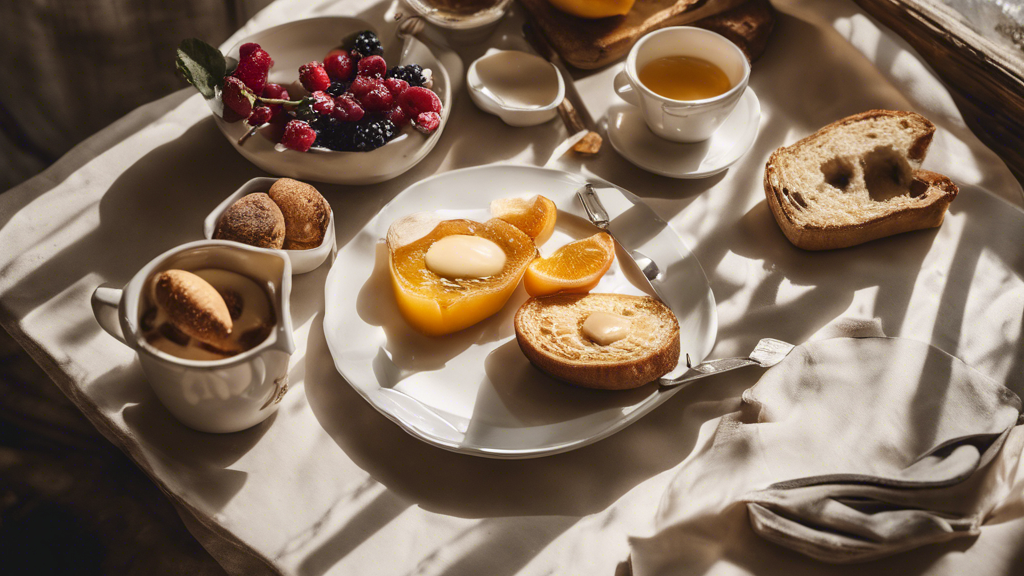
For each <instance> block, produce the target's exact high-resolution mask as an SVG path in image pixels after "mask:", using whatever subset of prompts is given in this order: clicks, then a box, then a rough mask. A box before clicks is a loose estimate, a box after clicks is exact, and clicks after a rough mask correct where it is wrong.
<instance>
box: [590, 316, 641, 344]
mask: <svg viewBox="0 0 1024 576" xmlns="http://www.w3.org/2000/svg"><path fill="white" fill-rule="evenodd" d="M629 325H630V322H629V318H626V317H625V316H619V315H618V314H612V313H611V312H594V313H593V314H591V315H590V316H587V319H586V320H584V321H583V335H584V336H586V337H587V339H589V340H590V341H592V342H594V343H596V344H599V345H601V346H607V345H609V344H611V343H613V342H618V341H619V340H622V339H623V338H625V337H626V335H628V334H629Z"/></svg>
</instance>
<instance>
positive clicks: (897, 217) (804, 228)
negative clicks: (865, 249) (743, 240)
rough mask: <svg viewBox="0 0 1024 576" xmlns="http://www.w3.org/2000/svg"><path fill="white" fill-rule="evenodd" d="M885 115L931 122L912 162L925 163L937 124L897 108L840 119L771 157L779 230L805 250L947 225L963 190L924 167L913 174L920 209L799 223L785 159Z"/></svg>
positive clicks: (769, 180) (772, 201)
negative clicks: (782, 168)
mask: <svg viewBox="0 0 1024 576" xmlns="http://www.w3.org/2000/svg"><path fill="white" fill-rule="evenodd" d="M880 116H890V117H895V118H910V119H913V120H915V121H920V120H923V121H924V122H925V123H926V124H925V128H926V129H925V131H924V133H923V134H922V135H921V136H920V137H919V138H918V139H917V140H916V141H915V142H914V143H913V145H912V146H911V148H910V153H909V154H908V158H909V159H910V160H912V161H914V162H916V163H918V164H919V163H920V162H921V161H922V160H923V159H924V157H925V155H926V154H927V151H928V147H929V145H930V144H931V141H932V138H933V136H934V134H935V125H934V124H932V123H931V122H929V121H928V120H927V119H926V118H924V117H923V116H921V115H919V114H916V113H913V112H906V111H894V110H868V111H866V112H861V113H860V114H854V115H852V116H848V117H846V118H843V119H840V120H837V121H836V122H833V123H831V124H828V125H827V126H825V127H823V128H821V129H820V130H818V131H817V132H815V133H814V134H811V135H810V136H807V137H805V138H803V139H801V140H800V141H798V142H796V143H794V144H791V145H790V146H783V147H781V148H779V149H777V150H776V151H775V152H773V153H772V155H771V156H770V157H769V158H768V162H767V164H766V165H765V172H764V192H765V197H766V198H767V201H768V206H769V208H770V209H771V211H772V214H773V215H774V216H775V220H776V222H778V224H779V228H781V229H782V232H783V234H785V236H786V238H787V239H789V241H790V242H791V243H792V244H793V245H794V246H797V247H798V248H802V249H804V250H831V249H835V248H847V247H850V246H855V245H857V244H862V243H864V242H869V241H871V240H876V239H879V238H884V237H886V236H892V235H894V234H900V233H902V232H910V231H913V230H922V229H925V228H935V227H937V226H939V225H941V224H942V221H943V219H944V218H945V214H946V209H947V208H948V207H949V204H950V202H952V201H953V199H954V198H956V195H957V193H958V192H959V188H957V186H956V184H954V183H953V181H952V180H950V179H949V178H947V177H946V176H944V175H942V174H938V173H936V172H931V171H929V170H921V169H917V170H914V171H913V172H912V178H913V181H912V183H911V193H912V195H913V196H914V197H923V200H922V201H921V202H920V203H919V204H916V205H914V206H910V207H907V208H902V209H899V210H897V211H895V212H892V213H890V214H886V215H882V216H878V217H873V218H867V219H865V220H863V221H862V222H858V223H856V224H844V225H835V224H827V225H815V224H807V223H802V222H797V221H796V220H795V219H794V208H793V206H792V203H791V202H790V201H789V200H788V198H787V192H788V190H786V188H785V186H784V185H783V184H782V183H781V180H782V175H781V174H779V172H778V164H779V162H780V159H781V157H782V156H783V155H787V154H794V151H796V150H799V149H800V148H801V147H802V146H805V145H808V144H809V143H811V142H813V141H815V140H816V139H818V138H822V137H825V136H827V135H828V134H829V133H831V132H833V131H835V130H837V129H840V128H842V127H844V126H847V125H850V124H855V123H857V122H860V121H862V120H865V119H869V118H875V117H880Z"/></svg>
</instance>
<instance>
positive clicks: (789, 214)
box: [764, 110, 959, 250]
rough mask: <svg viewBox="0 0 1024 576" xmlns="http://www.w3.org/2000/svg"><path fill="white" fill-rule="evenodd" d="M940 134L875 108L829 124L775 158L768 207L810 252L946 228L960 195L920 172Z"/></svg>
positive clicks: (918, 119)
mask: <svg viewBox="0 0 1024 576" xmlns="http://www.w3.org/2000/svg"><path fill="white" fill-rule="evenodd" d="M934 134H935V126H934V125H933V124H932V123H931V122H929V121H928V120H927V119H926V118H925V117H923V116H921V115H920V114H915V113H913V112H902V111H890V110H869V111H867V112H862V113H860V114H855V115H853V116H849V117H847V118H844V119H842V120H839V121H838V122H834V123H832V124H829V125H828V126H825V127H824V128H822V129H821V130H818V131H817V132H815V133H814V134H812V135H810V136H808V137H807V138H804V139H803V140H800V141H799V142H797V143H795V144H793V145H791V146H784V147H782V148H779V149H778V150H776V151H775V152H774V153H773V154H772V155H771V157H770V158H769V159H768V164H767V165H766V166H765V171H764V192H765V196H767V198H768V206H769V207H770V208H771V210H772V213H773V214H774V215H775V220H776V221H777V222H778V223H779V227H780V228H782V231H783V233H785V235H786V237H787V238H789V241H790V242H792V243H793V244H794V245H796V246H798V247H800V248H803V249H805V250H827V249H832V248H845V247H847V246H854V245H856V244H861V243H863V242H868V241H869V240H875V239H876V238H882V237H885V236H891V235H893V234H899V233H901V232H908V231H911V230H920V229H923V228H934V227H936V226H939V225H940V224H942V219H943V217H944V216H945V214H946V208H947V207H948V206H949V203H950V202H952V200H953V198H955V197H956V195H957V192H958V191H959V190H958V188H957V186H956V184H954V183H953V182H952V181H951V180H950V179H949V178H947V177H945V176H943V175H941V174H936V173H935V172H929V171H927V170H921V169H920V167H921V162H922V161H923V160H924V157H925V154H926V153H927V152H928V146H929V144H931V141H932V136H933V135H934Z"/></svg>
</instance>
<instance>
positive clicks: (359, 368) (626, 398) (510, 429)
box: [324, 165, 718, 459]
mask: <svg viewBox="0 0 1024 576" xmlns="http://www.w3.org/2000/svg"><path fill="white" fill-rule="evenodd" d="M591 182H592V183H594V184H595V186H597V187H598V194H599V195H600V196H601V200H602V202H603V203H604V204H605V207H606V208H608V212H609V213H610V214H611V215H612V226H613V227H614V229H615V231H616V234H617V235H618V236H619V237H623V235H627V236H629V237H631V238H632V240H633V241H634V242H635V243H636V244H635V245H634V246H633V247H634V248H636V249H639V250H640V251H641V252H643V253H644V254H647V255H648V256H651V257H653V258H655V260H656V261H657V262H658V264H659V265H661V266H662V267H663V269H665V271H666V274H667V278H668V282H669V285H668V290H666V293H667V294H669V295H670V296H669V298H671V301H670V302H668V304H669V306H670V307H671V308H672V310H673V311H674V312H675V313H676V316H677V317H678V318H679V326H680V344H681V348H682V351H683V352H684V353H689V354H690V357H691V358H692V359H694V360H695V361H701V360H703V359H704V358H705V357H706V356H707V354H708V353H709V352H710V351H711V348H712V346H713V345H714V341H715V335H716V333H717V331H718V317H717V314H716V311H715V297H714V295H713V294H712V293H711V288H710V286H708V281H707V278H706V277H705V276H704V271H703V270H702V269H701V267H700V264H699V263H698V262H697V259H696V257H694V255H693V254H692V253H691V252H690V250H689V249H688V248H687V247H686V245H685V244H684V243H683V241H682V240H681V239H680V238H679V236H678V235H677V234H676V233H675V232H674V231H672V229H671V227H669V226H668V225H667V224H666V223H665V222H664V221H662V220H661V219H659V218H658V217H657V215H656V214H655V213H654V212H653V211H652V210H651V209H650V207H648V206H647V205H646V204H644V203H643V202H641V201H640V200H639V199H638V198H637V197H636V196H634V195H632V194H630V193H629V192H626V191H621V194H620V193H619V191H617V190H612V188H614V186H612V185H611V184H607V183H603V182H600V181H597V180H591ZM583 183H584V180H583V178H582V177H581V176H579V175H574V174H569V173H566V172H561V171H557V170H548V169H543V168H534V167H528V166H511V165H492V166H484V167H480V168H468V169H464V170H456V171H453V172H447V173H444V174H440V175H438V176H434V177H432V178H428V179H426V180H423V181H420V182H417V183H416V184H414V185H412V186H410V187H409V188H407V189H406V190H405V191H404V192H402V193H401V194H399V195H398V196H396V197H395V199H394V200H392V201H391V203H390V204H388V205H387V206H385V207H384V208H383V209H382V210H381V212H380V213H379V214H378V215H377V216H376V217H375V218H374V219H373V220H371V221H370V222H369V223H368V224H367V225H366V226H365V227H364V228H363V230H361V231H360V232H359V233H358V234H356V236H355V237H354V238H353V239H352V241H350V242H349V243H348V244H347V245H345V246H344V247H343V248H342V249H341V250H340V251H339V253H338V257H337V259H336V260H335V262H334V265H333V267H332V268H331V271H330V274H329V275H328V277H327V282H326V287H325V291H326V306H325V308H326V311H325V314H324V334H325V336H326V339H327V345H328V347H329V348H330V350H331V355H332V356H333V357H334V363H335V366H336V367H337V369H338V371H339V372H340V373H341V375H342V376H344V377H345V379H346V380H347V381H348V382H349V384H351V385H352V387H353V388H355V389H356V391H357V392H359V394H360V395H362V396H363V398H365V399H366V401H367V402H369V403H370V404H371V405H373V407H374V408H376V409H377V410H379V411H380V412H381V413H382V414H384V415H385V416H387V417H388V418H390V419H391V420H393V421H394V422H395V423H397V424H398V425H399V426H401V427H402V428H403V429H404V430H406V431H407V432H408V433H410V434H412V435H413V436H415V437H417V438H419V439H421V440H423V441H424V442H427V443H429V444H432V445H434V446H438V447H440V448H444V449H446V450H451V451H453V452H459V453H463V454H470V455H474V456H484V457H489V458H508V459H512V458H535V457H538V456H546V455H550V454H557V453H559V452H566V451H569V450H573V449H576V448H580V447H582V446H586V445H587V444H590V443H593V442H596V441H598V440H600V439H602V438H605V437H607V436H609V435H611V434H614V433H615V432H617V431H619V430H622V429H623V428H625V427H626V426H628V425H629V424H631V423H633V422H635V421H637V420H638V419H639V418H641V417H642V416H643V415H645V414H647V413H648V412H650V411H651V410H653V409H654V408H655V407H657V406H658V405H659V404H661V403H662V402H664V401H665V400H667V399H668V398H670V397H671V396H672V395H673V394H674V393H675V392H676V391H677V390H678V389H677V388H672V389H668V390H664V391H663V390H659V389H658V386H657V384H656V383H651V384H648V385H646V386H643V387H641V388H638V389H636V390H629V391H622V392H611V391H604V390H589V389H584V388H575V387H572V386H569V385H566V384H563V383H560V382H557V381H555V380H552V379H551V378H550V377H548V376H546V375H545V374H543V373H542V372H540V371H539V370H537V369H536V368H534V367H533V366H532V365H531V364H530V363H529V361H528V360H526V357H525V356H523V354H522V352H521V351H520V350H519V345H518V344H517V342H516V339H515V331H514V329H513V326H512V317H513V315H514V314H515V312H516V310H518V309H519V306H520V305H522V303H523V302H524V301H526V299H527V295H526V291H525V290H524V289H523V287H522V286H521V285H520V286H519V288H517V290H516V292H515V293H514V294H513V295H512V297H511V299H510V300H509V302H508V303H507V304H506V305H505V307H504V308H503V309H502V310H501V311H500V312H498V313H497V314H496V315H494V316H492V317H490V318H488V319H487V320H484V321H483V322H480V323H479V324H477V325H475V326H471V327H469V328H467V329H465V330H463V331H461V332H458V333H455V334H451V335H448V336H444V337H440V338H431V337H427V336H423V335H421V334H419V333H417V332H415V331H414V330H413V329H412V328H411V327H409V325H408V324H407V323H406V322H405V320H404V319H403V318H402V316H401V314H400V313H399V312H398V307H397V304H396V303H395V298H394V294H393V293H392V291H391V290H392V289H391V281H390V276H389V273H388V258H387V249H386V247H385V246H384V244H383V241H382V239H383V238H384V236H385V234H386V233H387V229H388V227H389V226H390V225H391V223H392V222H394V221H395V220H396V219H398V218H400V217H402V216H405V215H407V214H411V213H414V212H421V211H437V212H439V213H441V214H442V215H443V216H444V217H446V218H469V219H472V220H484V219H487V218H488V217H489V214H488V206H489V205H490V202H491V200H494V199H497V198H504V197H508V196H518V195H523V196H529V195H533V194H537V193H540V194H543V195H544V196H547V197H548V198H550V199H551V200H553V201H554V202H555V204H556V205H557V206H558V210H559V212H558V220H557V223H556V225H555V233H554V234H553V235H552V237H551V239H550V240H548V242H547V243H545V244H544V245H543V246H541V254H542V255H549V254H550V253H551V252H553V251H554V250H555V249H557V248H558V247H559V246H561V245H563V244H565V243H567V242H570V241H572V240H576V239H579V238H584V237H586V236H590V235H592V234H594V233H596V232H597V228H595V227H594V226H593V225H591V224H590V222H589V221H587V219H586V216H585V214H584V212H583V209H582V207H581V206H580V205H579V204H578V203H577V201H576V199H575V193H576V190H577V189H579V188H580V186H582V185H583ZM623 258H624V256H623V254H622V253H621V252H620V253H619V254H618V257H617V258H616V260H615V263H614V264H613V265H612V268H611V270H609V271H608V273H607V274H606V275H605V277H604V278H603V279H602V280H601V283H600V284H599V285H598V286H597V288H595V289H594V291H595V292H620V293H631V294H643V293H644V292H642V291H641V290H640V289H639V288H637V287H636V285H634V284H633V283H632V282H631V281H630V278H631V277H633V278H637V277H638V275H639V274H640V273H639V271H638V270H636V268H635V265H632V264H631V262H632V261H630V260H628V259H627V260H626V261H625V262H626V263H625V264H623V262H624V261H623ZM638 285H642V283H639V282H638ZM681 357H682V356H681ZM682 369H685V367H684V368H682ZM679 371H680V369H679V368H677V370H676V372H679Z"/></svg>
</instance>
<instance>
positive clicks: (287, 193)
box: [267, 178, 331, 250]
mask: <svg viewBox="0 0 1024 576" xmlns="http://www.w3.org/2000/svg"><path fill="white" fill-rule="evenodd" d="M267 194H268V195H269V196H270V199H271V200H273V201H274V202H275V203H276V204H277V206H278V208H280V209H281V214H282V215H283V216H284V224H285V237H284V249H285V250H308V249H310V248H316V247H317V246H320V245H321V244H323V241H324V233H325V232H326V231H327V225H328V224H329V223H330V219H331V206H330V204H328V203H327V200H326V199H325V198H324V197H323V196H322V195H321V194H320V191H319V190H317V189H316V188H314V187H313V186H310V185H309V184H306V183H305V182H299V181H298V180H292V179H291V178H281V179H279V180H278V181H277V182H274V184H273V185H271V186H270V190H269V191H268V192H267Z"/></svg>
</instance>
